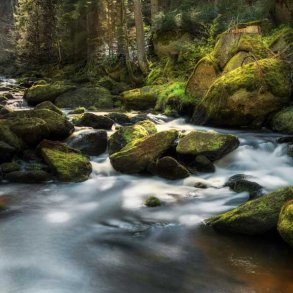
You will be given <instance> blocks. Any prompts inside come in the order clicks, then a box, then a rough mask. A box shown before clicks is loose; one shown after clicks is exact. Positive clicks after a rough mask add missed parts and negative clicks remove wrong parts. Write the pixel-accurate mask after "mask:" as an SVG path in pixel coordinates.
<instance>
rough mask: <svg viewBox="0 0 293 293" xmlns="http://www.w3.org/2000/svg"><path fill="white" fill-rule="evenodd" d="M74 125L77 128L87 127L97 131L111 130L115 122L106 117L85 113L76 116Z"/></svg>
mask: <svg viewBox="0 0 293 293" xmlns="http://www.w3.org/2000/svg"><path fill="white" fill-rule="evenodd" d="M73 123H74V124H75V125H76V126H86V127H92V128H95V129H107V130H111V128H112V126H113V125H114V123H115V122H114V121H113V120H112V119H110V118H108V117H106V116H102V115H96V114H93V113H84V114H81V115H77V116H75V117H74V119H73Z"/></svg>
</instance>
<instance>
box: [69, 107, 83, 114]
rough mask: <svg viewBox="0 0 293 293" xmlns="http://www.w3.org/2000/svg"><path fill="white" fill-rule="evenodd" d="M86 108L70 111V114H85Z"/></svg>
mask: <svg viewBox="0 0 293 293" xmlns="http://www.w3.org/2000/svg"><path fill="white" fill-rule="evenodd" d="M85 110H86V109H85V107H78V108H75V109H73V110H72V111H70V112H69V113H68V114H83V113H85Z"/></svg>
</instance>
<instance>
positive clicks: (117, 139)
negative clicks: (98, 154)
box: [108, 121, 157, 155]
mask: <svg viewBox="0 0 293 293" xmlns="http://www.w3.org/2000/svg"><path fill="white" fill-rule="evenodd" d="M151 124H152V125H153V126H152V127H153V129H152V128H151V127H150V125H151ZM145 125H146V127H144V124H143V123H142V124H141V125H139V124H136V125H132V126H124V127H121V128H119V130H118V131H116V132H115V133H114V134H113V135H111V137H110V139H109V144H108V145H109V154H110V155H112V154H114V153H117V152H119V151H120V150H121V149H123V148H124V147H125V146H126V145H127V144H129V143H132V144H134V143H135V142H136V141H137V140H139V139H141V138H144V137H146V136H149V135H151V134H154V133H156V132H157V129H156V126H155V124H154V123H153V122H151V121H146V122H145Z"/></svg>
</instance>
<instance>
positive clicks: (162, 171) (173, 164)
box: [150, 157, 190, 180]
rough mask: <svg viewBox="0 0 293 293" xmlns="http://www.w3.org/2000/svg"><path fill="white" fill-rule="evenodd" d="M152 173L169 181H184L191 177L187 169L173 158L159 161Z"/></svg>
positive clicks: (152, 168)
mask: <svg viewBox="0 0 293 293" xmlns="http://www.w3.org/2000/svg"><path fill="white" fill-rule="evenodd" d="M150 171H151V172H152V173H153V174H154V175H157V176H160V177H162V178H165V179H169V180H179V179H184V178H186V177H188V176H189V175H190V173H189V171H188V170H187V169H186V167H185V166H183V165H182V164H180V163H179V162H178V161H177V160H175V159H174V158H172V157H163V158H161V159H159V160H158V161H157V162H156V163H154V166H153V167H151V168H150Z"/></svg>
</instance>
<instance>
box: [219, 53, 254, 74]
mask: <svg viewBox="0 0 293 293" xmlns="http://www.w3.org/2000/svg"><path fill="white" fill-rule="evenodd" d="M254 61H255V59H254V58H253V56H251V54H250V53H248V52H245V51H240V52H238V53H237V54H236V55H234V56H233V57H232V58H231V59H230V60H229V61H228V63H227V64H226V66H225V68H224V70H223V74H226V73H228V72H230V71H233V70H234V69H237V68H239V67H242V66H243V65H245V64H247V63H250V62H254Z"/></svg>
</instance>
